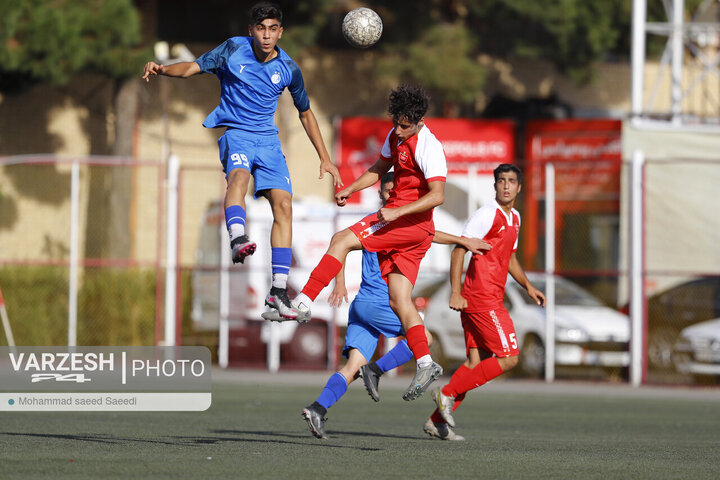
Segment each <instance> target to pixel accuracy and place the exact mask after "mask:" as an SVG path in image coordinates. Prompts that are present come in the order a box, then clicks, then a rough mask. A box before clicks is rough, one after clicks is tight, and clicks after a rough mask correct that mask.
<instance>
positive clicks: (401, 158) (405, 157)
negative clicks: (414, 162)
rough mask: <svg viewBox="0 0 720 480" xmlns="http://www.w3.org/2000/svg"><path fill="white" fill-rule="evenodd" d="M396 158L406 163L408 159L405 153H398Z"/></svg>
mask: <svg viewBox="0 0 720 480" xmlns="http://www.w3.org/2000/svg"><path fill="white" fill-rule="evenodd" d="M398 157H399V158H400V161H401V162H407V161H408V160H409V159H410V156H409V155H408V153H407V152H400V153H399V154H398Z"/></svg>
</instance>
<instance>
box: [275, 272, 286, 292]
mask: <svg viewBox="0 0 720 480" xmlns="http://www.w3.org/2000/svg"><path fill="white" fill-rule="evenodd" d="M287 279H288V274H287V273H273V274H272V286H273V287H276V288H283V289H284V288H287Z"/></svg>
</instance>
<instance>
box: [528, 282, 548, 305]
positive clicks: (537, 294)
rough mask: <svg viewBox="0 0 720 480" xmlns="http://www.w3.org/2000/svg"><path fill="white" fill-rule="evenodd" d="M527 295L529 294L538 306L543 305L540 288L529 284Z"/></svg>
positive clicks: (543, 298) (543, 297)
mask: <svg viewBox="0 0 720 480" xmlns="http://www.w3.org/2000/svg"><path fill="white" fill-rule="evenodd" d="M528 295H530V298H532V299H533V300H535V303H537V304H538V305H539V306H541V307H545V295H544V294H543V293H542V292H541V291H540V290H538V289H537V288H535V287H534V286H532V285H530V286H529V287H528Z"/></svg>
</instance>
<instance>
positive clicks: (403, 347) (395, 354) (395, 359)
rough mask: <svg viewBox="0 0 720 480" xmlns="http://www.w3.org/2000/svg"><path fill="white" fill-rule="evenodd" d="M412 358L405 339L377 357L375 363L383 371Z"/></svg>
mask: <svg viewBox="0 0 720 480" xmlns="http://www.w3.org/2000/svg"><path fill="white" fill-rule="evenodd" d="M412 359H413V353H412V351H411V350H410V347H408V344H407V340H403V341H402V342H399V343H398V344H397V345H395V346H394V347H393V349H392V350H390V351H389V352H388V353H386V354H385V355H383V356H382V357H381V358H380V359H378V361H377V362H375V364H376V365H377V366H378V367H380V370H382V371H383V373H385V372H387V371H389V370H392V369H393V368H396V367H399V366H400V365H403V364H405V363H407V362H409V361H410V360H412Z"/></svg>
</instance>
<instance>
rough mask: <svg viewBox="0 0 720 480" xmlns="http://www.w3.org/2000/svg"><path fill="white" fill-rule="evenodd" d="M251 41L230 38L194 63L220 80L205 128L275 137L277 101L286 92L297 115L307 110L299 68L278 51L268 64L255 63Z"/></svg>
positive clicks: (247, 38) (285, 54)
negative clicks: (218, 97)
mask: <svg viewBox="0 0 720 480" xmlns="http://www.w3.org/2000/svg"><path fill="white" fill-rule="evenodd" d="M252 42H253V38H252V37H233V38H230V39H228V40H226V41H225V43H223V44H222V45H220V46H218V47H216V48H215V49H213V50H211V51H209V52H207V53H205V54H203V55H201V56H200V57H199V58H198V59H197V60H195V62H196V63H197V64H198V65H199V66H200V69H201V70H202V71H203V72H206V73H214V74H215V75H217V77H218V78H219V79H220V89H221V90H220V105H218V106H217V107H216V108H215V110H213V111H212V113H210V115H208V116H207V118H206V119H205V121H204V122H203V126H205V127H207V128H216V127H229V128H237V129H240V130H243V131H246V132H249V133H254V134H258V135H277V132H278V129H277V127H276V126H275V122H274V117H275V110H277V103H278V98H280V95H281V94H282V92H283V90H285V88H287V89H288V90H290V94H291V95H292V98H293V101H294V102H295V107H296V108H297V109H298V111H299V112H304V111H307V110H308V109H309V108H310V101H309V100H308V96H307V92H305V83H304V82H303V78H302V73H301V72H300V68H299V67H298V66H297V64H296V63H295V62H294V61H293V59H292V58H290V56H289V55H288V54H287V53H285V51H283V50H282V49H280V47H275V48H276V49H277V52H278V54H277V56H276V57H275V58H273V59H272V60H270V61H269V62H260V61H258V59H257V57H256V56H255V53H254V52H253V48H252Z"/></svg>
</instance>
